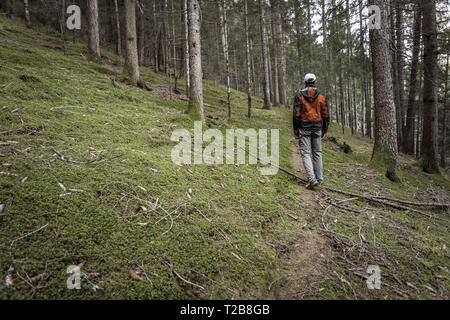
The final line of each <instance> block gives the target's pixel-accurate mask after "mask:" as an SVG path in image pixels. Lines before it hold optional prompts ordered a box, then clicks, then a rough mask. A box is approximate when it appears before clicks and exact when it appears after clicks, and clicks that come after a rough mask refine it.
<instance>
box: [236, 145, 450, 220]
mask: <svg viewBox="0 0 450 320" xmlns="http://www.w3.org/2000/svg"><path fill="white" fill-rule="evenodd" d="M237 147H238V148H239V149H241V150H244V151H245V152H246V153H248V154H249V155H250V156H251V157H253V158H255V159H257V160H258V161H259V162H261V163H264V164H270V165H272V166H273V167H275V168H277V169H278V170H280V171H282V172H284V173H287V174H289V175H291V176H293V177H294V178H296V179H298V180H299V181H301V182H303V183H307V182H308V181H306V180H305V179H303V178H301V177H299V176H298V175H296V174H295V173H293V172H290V171H289V170H286V169H284V168H282V167H280V166H278V165H276V164H274V163H268V162H264V161H261V159H260V158H259V157H258V156H256V155H253V154H252V153H250V152H249V151H248V150H247V149H246V148H243V147H241V146H240V145H239V144H237ZM321 188H323V189H325V190H328V191H331V192H337V193H341V194H344V195H347V196H350V197H357V198H361V199H364V200H367V201H370V202H375V203H378V204H383V205H387V206H390V207H392V208H395V209H401V210H409V211H411V212H415V213H419V214H421V215H424V216H427V217H430V218H433V219H438V220H442V221H446V222H450V221H448V220H447V219H443V218H439V217H437V216H435V215H430V214H427V213H425V212H423V211H420V210H417V209H413V208H410V207H406V206H402V205H400V204H396V203H392V202H388V201H384V200H382V199H380V198H379V197H377V196H366V195H362V194H357V193H353V192H348V191H343V190H339V189H334V188H331V187H327V186H321ZM390 201H394V202H400V203H402V202H403V200H399V199H395V198H390ZM409 204H411V205H412V204H414V205H416V204H419V205H420V203H417V202H411V203H409ZM427 205H430V204H427ZM433 205H434V206H436V207H442V208H448V207H449V206H450V204H442V203H434V204H433Z"/></svg>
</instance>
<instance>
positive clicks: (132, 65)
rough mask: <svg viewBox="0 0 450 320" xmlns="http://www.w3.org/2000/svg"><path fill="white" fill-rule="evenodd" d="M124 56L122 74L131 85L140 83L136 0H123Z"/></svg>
mask: <svg viewBox="0 0 450 320" xmlns="http://www.w3.org/2000/svg"><path fill="white" fill-rule="evenodd" d="M125 30H126V34H125V35H126V41H125V45H126V57H125V65H124V68H123V72H124V74H125V75H126V76H127V77H129V78H130V81H131V82H132V84H133V85H137V84H140V74H139V63H138V52H137V39H136V0H125Z"/></svg>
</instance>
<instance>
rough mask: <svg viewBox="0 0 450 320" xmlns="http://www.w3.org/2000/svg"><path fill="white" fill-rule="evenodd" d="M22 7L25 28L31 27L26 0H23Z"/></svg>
mask: <svg viewBox="0 0 450 320" xmlns="http://www.w3.org/2000/svg"><path fill="white" fill-rule="evenodd" d="M23 8H24V11H25V23H26V25H27V28H31V19H30V6H29V5H28V0H23Z"/></svg>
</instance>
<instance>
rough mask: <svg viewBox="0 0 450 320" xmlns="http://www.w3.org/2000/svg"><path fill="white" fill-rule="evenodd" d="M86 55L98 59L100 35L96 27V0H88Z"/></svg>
mask: <svg viewBox="0 0 450 320" xmlns="http://www.w3.org/2000/svg"><path fill="white" fill-rule="evenodd" d="M87 4H88V55H89V56H90V57H91V58H94V59H97V60H100V59H101V55H100V36H99V29H98V2H97V0H88V3H87Z"/></svg>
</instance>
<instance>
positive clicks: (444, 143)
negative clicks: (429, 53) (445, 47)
mask: <svg viewBox="0 0 450 320" xmlns="http://www.w3.org/2000/svg"><path fill="white" fill-rule="evenodd" d="M444 88H445V89H444V103H443V105H444V108H443V109H444V110H443V112H442V151H441V167H442V168H444V169H445V168H446V167H447V107H448V106H447V96H448V52H447V63H446V65H445V85H444Z"/></svg>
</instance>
